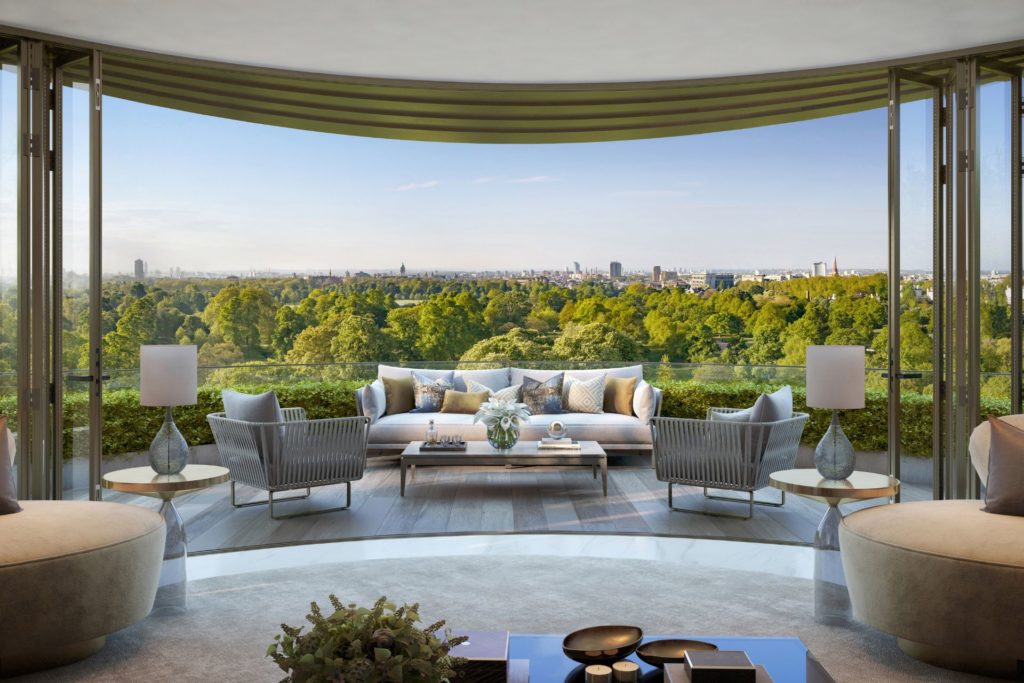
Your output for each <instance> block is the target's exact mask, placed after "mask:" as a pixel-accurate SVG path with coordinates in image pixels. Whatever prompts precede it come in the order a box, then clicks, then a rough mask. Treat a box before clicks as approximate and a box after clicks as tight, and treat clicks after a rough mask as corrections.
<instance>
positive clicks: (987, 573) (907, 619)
mask: <svg viewBox="0 0 1024 683" xmlns="http://www.w3.org/2000/svg"><path fill="white" fill-rule="evenodd" d="M1011 417H1012V418H1018V420H1017V421H1016V423H1019V424H1020V425H1021V426H1024V416H1011ZM1007 422H1010V423H1011V424H1015V421H1014V420H1012V419H1010V420H1007ZM988 429H989V427H988V424H987V423H985V424H983V425H981V426H980V427H979V428H978V429H976V430H975V432H974V434H973V435H972V437H971V450H972V454H971V456H972V462H973V463H974V465H975V467H976V468H977V469H978V473H979V476H981V478H982V480H983V481H984V480H985V479H986V475H987V470H988V468H987V463H988ZM975 451H977V453H975ZM983 506H984V503H983V502H981V501H977V500H946V501H925V502H916V503H899V504H897V505H883V506H879V507H874V508H868V509H866V510H861V511H858V512H854V513H853V514H851V515H848V516H847V517H846V518H845V519H844V520H843V523H842V525H841V526H840V529H839V542H840V547H841V548H842V558H843V567H844V569H845V570H846V580H847V584H848V585H849V588H850V599H851V602H852V603H853V613H854V616H855V617H856V618H857V619H858V620H859V621H862V622H864V623H865V624H868V625H869V626H872V627H874V628H877V629H879V630H881V631H885V632H886V633H891V634H892V635H894V636H896V637H897V639H898V643H899V646H900V648H901V649H902V650H903V651H904V652H906V653H907V654H908V655H910V656H911V657H914V658H916V659H920V660H922V661H925V662H928V663H931V664H934V665H936V666H941V667H944V668H949V669H957V670H960V671H970V672H973V673H979V674H984V675H994V676H1001V677H1014V676H1016V675H1018V674H1019V673H1020V672H1021V671H1022V670H1024V616H1022V615H1024V588H1022V587H1024V517H1014V516H1009V515H996V514H992V513H988V512H984V511H983V510H982V507H983Z"/></svg>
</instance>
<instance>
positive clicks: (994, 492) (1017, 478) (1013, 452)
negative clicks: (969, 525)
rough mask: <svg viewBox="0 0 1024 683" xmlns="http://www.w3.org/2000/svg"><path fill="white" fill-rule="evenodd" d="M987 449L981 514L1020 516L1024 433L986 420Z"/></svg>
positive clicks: (1023, 498)
mask: <svg viewBox="0 0 1024 683" xmlns="http://www.w3.org/2000/svg"><path fill="white" fill-rule="evenodd" d="M988 422H989V425H990V429H991V434H992V437H991V446H990V447H989V456H988V486H986V487H985V508H984V509H985V512H992V513H994V514H997V515H1016V516H1018V517H1024V431H1021V430H1020V429H1017V428H1016V427H1014V426H1013V425H1010V424H1007V423H1005V422H1003V421H1002V420H1000V419H998V418H995V417H989V418H988Z"/></svg>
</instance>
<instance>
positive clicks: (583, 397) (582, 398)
mask: <svg viewBox="0 0 1024 683" xmlns="http://www.w3.org/2000/svg"><path fill="white" fill-rule="evenodd" d="M565 409H566V411H567V412H570V413H603V412H604V375H601V376H600V377H594V378H593V379H587V380H580V379H578V380H576V381H574V382H572V383H571V384H570V385H569V391H568V394H567V396H566V401H565Z"/></svg>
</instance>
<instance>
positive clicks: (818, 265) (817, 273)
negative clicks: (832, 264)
mask: <svg viewBox="0 0 1024 683" xmlns="http://www.w3.org/2000/svg"><path fill="white" fill-rule="evenodd" d="M826 275H828V264H827V263H825V262H824V261H815V262H814V263H813V264H811V277H825V276H826Z"/></svg>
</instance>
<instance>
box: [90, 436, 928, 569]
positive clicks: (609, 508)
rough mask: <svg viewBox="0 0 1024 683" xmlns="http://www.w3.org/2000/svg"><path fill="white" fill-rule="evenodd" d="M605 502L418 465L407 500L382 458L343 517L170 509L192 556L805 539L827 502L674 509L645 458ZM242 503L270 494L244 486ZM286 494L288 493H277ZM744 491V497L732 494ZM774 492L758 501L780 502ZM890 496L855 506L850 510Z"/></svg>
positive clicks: (614, 467) (569, 481)
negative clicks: (575, 536)
mask: <svg viewBox="0 0 1024 683" xmlns="http://www.w3.org/2000/svg"><path fill="white" fill-rule="evenodd" d="M608 461H609V467H608V497H607V498H604V497H602V496H601V486H600V481H599V480H595V479H594V478H593V477H592V475H591V471H590V468H589V467H580V468H560V467H529V468H510V469H506V468H504V467H420V468H418V470H419V471H418V472H417V475H416V478H415V480H414V481H412V482H410V483H409V484H408V486H407V489H406V495H405V497H404V498H402V497H400V496H399V468H398V465H397V463H396V462H394V461H386V460H380V459H375V460H371V461H370V463H369V464H368V465H367V468H366V473H365V475H364V477H363V479H362V480H360V481H358V482H355V483H353V485H352V507H351V508H350V509H348V510H345V511H339V512H330V513H325V514H321V515H312V516H307V517H298V518H293V519H285V520H272V519H270V516H269V513H268V510H267V508H266V507H265V506H257V507H251V508H241V509H235V508H232V507H231V504H230V501H229V484H221V485H219V486H215V487H212V488H210V489H207V490H204V491H199V492H196V493H191V494H187V495H184V496H181V497H180V498H178V499H176V501H175V504H176V506H177V507H178V510H179V512H180V514H181V516H182V519H183V520H184V521H185V524H186V528H187V530H188V537H189V551H190V552H192V553H197V552H207V551H217V550H229V549H239V548H251V547H255V546H266V545H282V544H296V543H314V542H320V541H341V540H353V539H364V538H380V537H401V536H419V535H436V534H467V533H523V532H531V533H537V532H553V533H602V534H650V535H668V536H686V537H695V538H718V539H729V540H743V541H764V542H775V543H799V544H809V543H811V542H812V541H813V540H814V531H815V529H816V527H817V525H818V521H819V520H820V519H821V516H822V514H823V512H824V505H823V504H822V503H818V502H815V501H811V500H808V499H805V498H802V497H800V496H794V495H789V496H787V499H786V505H785V507H782V508H773V507H765V506H756V507H755V509H754V516H753V518H751V519H749V520H738V519H728V518H723V517H712V516H707V515H701V514H687V513H684V512H674V511H670V510H669V509H668V508H667V506H666V489H667V487H666V484H664V483H662V482H659V481H658V480H657V478H656V476H655V472H654V470H653V469H652V468H651V466H650V457H649V456H636V455H617V456H614V455H613V456H609V458H608ZM238 492H239V502H249V501H253V500H259V499H264V500H265V499H266V494H265V493H264V492H261V491H255V490H252V489H248V488H246V487H242V486H239V487H238ZM282 495H289V494H282ZM673 495H674V504H675V505H677V506H680V507H696V508H706V509H708V510H713V511H725V512H732V513H744V512H745V511H746V505H745V504H739V503H724V502H716V501H706V500H704V498H703V495H702V491H701V489H699V488H690V487H682V486H677V487H675V491H674V494H673ZM734 495H737V494H734ZM778 495H779V492H778V491H775V490H774V489H769V490H765V491H762V492H760V493H759V494H758V497H759V498H761V497H764V498H771V499H773V500H777V498H778ZM344 496H345V487H344V485H338V486H328V487H323V488H320V489H314V491H313V495H312V496H311V497H310V498H309V499H307V500H301V501H296V502H291V503H282V504H281V505H280V506H277V505H275V508H276V510H277V512H278V514H289V513H293V512H300V511H305V510H312V509H315V508H318V507H319V508H328V507H336V506H337V505H339V503H340V502H341V501H343V500H344ZM930 497H931V490H930V488H928V487H924V486H907V485H904V487H903V490H902V499H903V500H905V501H909V500H923V499H928V498H930ZM104 500H112V501H120V502H130V503H136V504H141V505H146V506H148V507H153V508H156V507H158V506H159V501H158V500H155V499H152V498H146V497H142V496H134V495H130V494H122V493H113V492H110V491H105V492H104ZM883 502H885V501H881V500H880V501H873V502H869V503H857V504H850V505H846V506H844V507H843V509H844V510H845V511H849V510H853V509H856V508H857V507H864V506H866V505H873V504H881V503H883Z"/></svg>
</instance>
